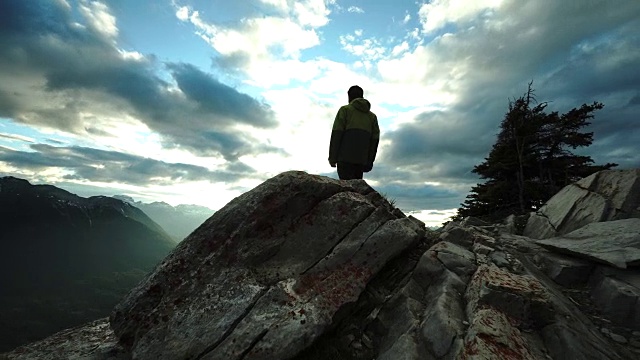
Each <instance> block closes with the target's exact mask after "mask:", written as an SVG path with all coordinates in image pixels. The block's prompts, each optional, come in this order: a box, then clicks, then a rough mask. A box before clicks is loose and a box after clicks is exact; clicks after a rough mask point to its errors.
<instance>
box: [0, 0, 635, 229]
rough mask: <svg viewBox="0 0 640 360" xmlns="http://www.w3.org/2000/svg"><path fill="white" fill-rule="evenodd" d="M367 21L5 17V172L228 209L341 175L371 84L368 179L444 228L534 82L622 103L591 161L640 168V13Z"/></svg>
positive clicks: (353, 12) (347, 8)
mask: <svg viewBox="0 0 640 360" xmlns="http://www.w3.org/2000/svg"><path fill="white" fill-rule="evenodd" d="M356 5H357V4H355V3H350V4H342V3H340V2H338V1H335V0H303V1H294V0H248V1H242V2H219V3H215V4H213V5H212V3H211V2H207V1H191V0H189V1H182V0H171V1H169V2H165V3H158V4H155V5H153V6H154V7H153V9H154V10H160V11H155V12H154V11H151V12H148V13H146V12H144V11H141V9H150V7H149V6H150V5H148V4H147V3H146V2H105V1H89V0H76V1H74V2H71V1H70V2H67V1H65V0H51V1H17V0H12V1H0V47H1V49H0V118H3V119H9V121H6V122H5V123H0V144H1V145H2V146H4V147H3V148H2V151H1V152H0V154H1V159H0V166H2V170H3V171H9V172H11V171H14V170H16V171H18V170H20V169H23V170H24V169H26V170H25V172H26V171H27V170H29V169H31V170H29V171H32V170H33V171H32V173H35V171H36V170H34V169H37V172H38V174H49V172H52V173H53V174H55V175H56V176H58V177H60V176H66V179H68V181H69V182H76V183H80V182H84V183H87V184H88V183H90V182H91V181H101V182H105V181H109V180H108V179H109V177H113V179H115V180H113V181H119V182H129V181H130V182H131V183H132V184H139V185H140V186H144V184H159V183H162V184H169V183H172V182H173V183H174V184H175V185H174V186H175V187H176V188H178V187H180V186H183V185H184V187H187V186H188V187H190V189H191V188H193V184H194V183H195V182H197V181H203V182H207V181H208V182H207V183H206V184H201V185H202V187H200V188H198V192H201V191H207V190H203V189H207V188H206V187H205V186H208V187H212V186H218V185H219V187H216V192H218V191H219V193H220V194H224V196H221V197H225V196H226V197H225V199H228V198H230V197H231V196H232V194H238V193H240V192H243V191H246V190H248V188H250V187H252V186H254V185H255V184H256V183H258V182H260V181H261V180H264V179H266V178H267V177H270V176H272V175H275V174H277V173H279V172H281V171H286V170H291V169H297V170H305V171H308V172H312V173H322V174H325V175H331V176H334V177H335V172H334V171H333V169H331V168H329V167H328V163H327V150H328V142H329V136H330V129H331V124H332V121H333V118H334V116H335V113H336V111H337V109H338V108H339V106H341V105H343V104H344V103H345V102H346V100H347V98H346V90H347V88H348V87H349V86H351V85H354V84H358V85H361V86H362V87H363V88H364V89H365V97H366V98H368V100H370V101H371V103H372V110H373V111H374V112H375V113H376V114H377V115H378V119H379V123H380V127H381V132H382V135H381V145H380V149H379V152H378V154H379V155H378V161H377V162H376V164H375V166H374V170H373V171H372V172H371V173H368V174H367V175H366V178H367V180H368V181H369V182H370V183H371V184H372V185H373V186H374V187H375V188H376V189H379V190H380V191H382V192H385V193H386V194H387V195H388V196H389V197H391V198H394V199H396V204H397V205H398V206H399V207H400V208H401V209H402V210H404V211H407V212H411V213H414V214H417V215H416V216H421V218H422V219H425V220H429V221H431V220H433V219H436V218H437V217H438V216H440V217H443V216H448V215H450V214H451V213H452V211H453V210H452V209H455V208H456V207H458V205H459V204H460V203H461V202H462V201H464V198H465V196H466V195H467V194H468V192H469V190H470V188H471V186H473V185H475V184H476V183H477V182H478V181H479V179H478V178H477V177H476V175H475V174H473V173H472V172H471V170H472V169H473V166H474V165H476V164H478V163H480V162H481V161H482V160H483V158H484V157H486V156H487V155H488V153H489V151H490V149H491V146H492V144H493V143H494V142H495V136H496V134H497V133H498V131H499V124H500V122H501V120H502V118H503V116H504V114H505V113H506V111H507V109H508V104H509V101H510V100H512V99H514V98H517V97H519V96H520V95H522V94H523V93H524V92H525V91H526V89H527V84H528V83H529V82H531V81H533V87H534V88H535V90H536V98H537V99H538V100H539V101H543V102H548V108H547V109H548V110H549V111H559V112H566V111H568V110H570V109H571V108H574V107H578V106H580V105H581V104H583V103H592V102H594V101H599V102H602V103H604V105H605V107H604V109H602V110H600V111H598V112H596V113H595V119H593V120H592V124H591V125H590V126H589V128H588V129H585V130H587V131H593V132H594V139H595V141H594V143H593V145H592V146H590V147H589V148H587V149H577V150H576V151H577V152H579V153H581V154H587V155H590V156H592V157H593V158H594V160H595V161H596V162H597V163H605V162H616V163H619V164H620V165H621V167H622V168H629V167H640V151H638V145H637V139H638V138H640V127H638V126H636V123H637V117H638V114H639V113H640V92H639V91H640V90H639V89H640V85H639V84H640V72H638V71H637V69H638V68H639V67H640V2H638V1H633V0H625V1H617V2H612V1H609V0H590V1H583V2H578V1H556V0H478V1H455V0H433V1H421V2H418V3H416V2H415V1H412V0H397V1H395V0H394V1H391V0H384V1H383V0H380V1H374V2H371V3H369V2H368V3H366V5H367V7H360V6H356ZM365 10H366V12H365ZM363 12H365V13H364V14H363ZM159 14H161V15H159ZM142 28H144V29H150V30H149V32H148V33H146V32H145V31H146V30H145V31H141V30H140V29H142ZM165 37H166V38H167V39H165ZM230 85H231V86H230ZM13 132H15V133H13ZM30 140H31V141H30ZM43 143H44V144H48V145H43ZM51 145H55V146H51ZM94 151H95V152H94ZM74 164H75V165H74ZM48 171H49V172H48ZM330 171H331V172H330ZM120 172H122V173H123V174H122V175H119V173H120ZM329 172H330V173H329ZM61 174H62V175H61ZM43 176H44V175H43ZM206 179H208V180H206ZM214 181H218V182H219V183H215V184H214V183H211V182H214ZM87 186H88V185H87ZM136 191H142V190H140V189H136ZM154 191H160V190H158V189H155V190H154ZM162 191H164V190H162ZM166 191H167V192H169V190H166ZM171 191H174V190H171ZM175 191H177V190H175ZM180 191H183V190H180ZM190 191H192V193H193V190H190ZM165 195H166V194H165ZM176 196H178V195H176ZM196 196H197V195H196ZM209 206H210V205H209ZM212 207H213V206H212ZM434 221H435V220H434Z"/></svg>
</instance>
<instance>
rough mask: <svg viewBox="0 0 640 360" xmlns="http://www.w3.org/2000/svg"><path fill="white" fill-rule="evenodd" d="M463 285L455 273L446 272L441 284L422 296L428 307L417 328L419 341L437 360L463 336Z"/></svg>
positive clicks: (448, 351)
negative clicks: (420, 337)
mask: <svg viewBox="0 0 640 360" xmlns="http://www.w3.org/2000/svg"><path fill="white" fill-rule="evenodd" d="M464 285H465V284H464V283H462V281H461V280H460V279H459V278H458V277H457V275H456V274H454V273H452V272H447V275H446V276H445V278H444V281H442V282H441V283H439V284H437V285H434V286H432V287H431V288H430V289H429V291H428V293H427V295H426V298H427V301H426V303H427V304H428V308H427V310H426V312H425V314H424V320H423V322H422V325H421V334H422V340H423V341H424V343H425V345H426V347H427V350H429V351H430V352H431V353H432V354H434V355H435V356H436V357H437V358H442V357H444V356H445V355H447V354H448V353H450V351H451V348H452V346H453V344H454V342H455V340H456V339H462V338H463V337H464V330H465V326H464V324H463V321H465V320H464V319H465V317H464V310H463V304H462V294H461V292H462V291H463V289H464Z"/></svg>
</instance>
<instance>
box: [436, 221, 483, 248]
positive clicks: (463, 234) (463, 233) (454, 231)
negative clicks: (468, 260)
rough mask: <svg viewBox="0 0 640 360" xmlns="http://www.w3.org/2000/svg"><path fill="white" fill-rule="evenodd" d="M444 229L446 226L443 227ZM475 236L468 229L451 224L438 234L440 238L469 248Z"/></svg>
mask: <svg viewBox="0 0 640 360" xmlns="http://www.w3.org/2000/svg"><path fill="white" fill-rule="evenodd" d="M445 229H446V228H445ZM474 239H475V236H474V234H473V232H472V231H471V230H469V229H466V228H462V227H457V226H451V227H449V229H447V230H446V231H445V232H443V233H442V234H441V235H440V240H442V241H446V242H450V243H454V244H456V245H460V246H462V247H465V248H471V246H472V245H473V242H474Z"/></svg>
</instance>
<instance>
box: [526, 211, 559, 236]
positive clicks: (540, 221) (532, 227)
mask: <svg viewBox="0 0 640 360" xmlns="http://www.w3.org/2000/svg"><path fill="white" fill-rule="evenodd" d="M556 234H558V232H557V231H556V229H555V228H554V227H553V225H552V224H551V222H550V221H549V219H548V218H547V217H546V216H545V215H544V214H542V213H531V214H530V215H529V219H527V225H526V226H525V228H524V231H523V235H524V236H527V237H530V238H534V239H547V238H550V237H553V236H556Z"/></svg>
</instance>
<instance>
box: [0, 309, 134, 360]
mask: <svg viewBox="0 0 640 360" xmlns="http://www.w3.org/2000/svg"><path fill="white" fill-rule="evenodd" d="M3 356H4V357H3ZM130 357H131V356H130V355H129V354H128V353H127V352H126V351H125V349H123V348H122V346H120V345H119V344H118V339H117V338H116V336H115V334H114V333H113V331H112V330H111V328H110V327H109V319H107V318H104V319H100V320H96V321H94V322H91V323H89V324H86V325H83V326H79V327H76V328H73V329H69V330H64V331H61V332H59V333H56V334H55V335H52V336H50V337H48V338H46V339H44V340H40V341H36V342H34V343H31V344H28V345H25V346H21V347H18V348H16V349H15V350H13V351H11V352H8V353H5V354H0V358H3V359H11V360H59V359H69V360H81V359H89V360H90V359H96V360H98V359H99V360H126V359H130Z"/></svg>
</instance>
